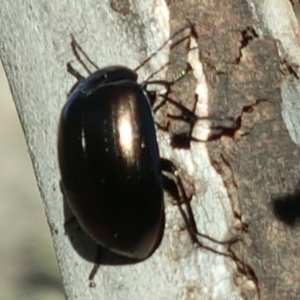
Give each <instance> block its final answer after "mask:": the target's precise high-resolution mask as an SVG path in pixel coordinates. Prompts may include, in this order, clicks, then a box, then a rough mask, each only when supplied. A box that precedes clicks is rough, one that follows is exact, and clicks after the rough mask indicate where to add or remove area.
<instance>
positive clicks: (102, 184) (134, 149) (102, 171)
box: [58, 54, 227, 261]
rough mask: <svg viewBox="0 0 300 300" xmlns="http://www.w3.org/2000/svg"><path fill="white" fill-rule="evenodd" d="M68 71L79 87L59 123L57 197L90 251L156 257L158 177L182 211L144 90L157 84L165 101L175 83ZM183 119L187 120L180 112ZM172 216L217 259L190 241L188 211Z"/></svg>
mask: <svg viewBox="0 0 300 300" xmlns="http://www.w3.org/2000/svg"><path fill="white" fill-rule="evenodd" d="M75 55H76V57H78V55H77V54H75ZM70 69H71V66H70V64H68V70H69V72H70V73H72V74H73V75H74V74H75V76H76V77H77V78H78V79H79V82H78V84H76V86H75V87H74V88H73V89H72V90H71V92H70V94H69V96H68V99H67V102H66V104H65V105H64V107H63V109H62V112H61V116H60V121H59V130H58V162H59V169H60V174H61V188H62V190H63V194H64V197H65V198H66V200H67V202H68V204H69V206H70V208H71V210H72V212H73V214H74V216H75V218H76V219H77V221H78V223H79V224H80V226H81V227H82V228H83V230H84V231H85V232H86V233H87V234H88V235H89V236H90V237H91V238H92V239H93V240H95V241H96V243H97V244H99V245H100V246H102V247H104V248H107V249H109V250H110V251H112V252H114V253H117V254H119V255H121V256H124V257H129V258H132V259H135V260H137V261H142V260H144V259H146V258H148V257H149V256H151V255H152V253H153V252H154V251H155V250H156V249H157V247H158V245H159V243H160V241H161V239H162V236H163V232H164V225H165V212H164V199H163V190H164V182H165V181H166V180H165V177H164V176H163V172H164V171H166V172H168V173H170V174H172V175H173V177H174V179H173V180H174V182H175V184H173V188H174V187H175V192H173V195H175V198H176V199H175V200H177V201H178V204H179V206H180V204H182V203H186V204H187V206H188V207H189V199H188V197H187V196H186V194H185V191H184V188H183V185H182V182H181V180H180V177H179V176H178V172H177V168H176V166H175V165H174V164H173V163H172V162H171V161H167V160H165V159H161V158H160V155H159V150H158V143H157V137H156V129H155V122H154V119H153V111H152V106H153V104H154V102H155V101H156V96H157V95H156V92H154V91H150V90H148V89H147V87H148V85H149V84H153V83H155V84H162V85H164V86H165V87H166V88H167V93H168V92H169V90H170V86H171V85H172V84H174V82H175V81H174V82H165V81H152V82H149V81H145V82H143V83H138V80H137V79H138V75H137V73H136V70H137V69H136V70H131V69H129V68H127V67H125V66H109V67H105V68H102V69H98V70H97V71H95V72H94V73H92V74H90V75H89V76H88V77H87V78H83V77H82V76H81V75H79V73H77V72H76V71H75V70H74V69H72V70H71V71H70ZM168 101H170V102H171V103H172V104H173V105H175V106H177V107H178V108H182V107H181V104H177V103H176V102H174V101H173V100H172V99H168ZM186 113H188V115H189V114H190V115H191V112H189V111H187V110H186V109H183V115H184V114H186ZM183 119H185V118H184V116H183ZM180 212H181V214H182V215H183V218H184V220H185V222H186V223H187V228H188V230H189V233H190V236H191V238H192V241H193V242H194V243H198V244H199V245H201V246H202V247H204V248H207V249H209V250H212V251H214V252H216V253H219V252H218V251H215V250H213V249H211V248H210V247H207V246H203V245H202V244H201V243H200V242H199V241H198V240H197V238H196V235H198V234H199V233H198V231H197V228H196V224H195V222H194V220H193V216H192V212H191V209H189V208H188V212H187V214H186V213H185V212H184V211H183V210H182V209H180ZM187 215H188V216H187ZM200 235H201V234H200ZM202 236H204V237H207V236H205V235H202ZM207 238H209V239H210V240H212V241H215V242H218V241H216V240H214V239H212V238H210V237H207ZM221 243H227V241H225V242H221ZM220 254H223V253H220Z"/></svg>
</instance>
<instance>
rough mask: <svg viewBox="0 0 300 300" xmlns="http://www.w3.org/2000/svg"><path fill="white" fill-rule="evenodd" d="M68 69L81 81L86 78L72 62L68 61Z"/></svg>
mask: <svg viewBox="0 0 300 300" xmlns="http://www.w3.org/2000/svg"><path fill="white" fill-rule="evenodd" d="M67 71H68V73H70V74H71V75H72V76H74V77H75V78H76V79H77V80H78V81H81V80H83V79H84V76H82V75H81V74H80V73H79V72H78V71H77V70H75V69H74V68H73V66H72V65H71V62H68V63H67Z"/></svg>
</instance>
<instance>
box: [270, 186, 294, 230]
mask: <svg viewBox="0 0 300 300" xmlns="http://www.w3.org/2000/svg"><path fill="white" fill-rule="evenodd" d="M271 206H272V210H273V213H274V215H275V217H276V218H277V219H278V220H279V221H281V222H283V223H284V224H286V225H288V226H290V227H295V226H297V225H300V186H298V188H297V189H296V190H295V192H294V193H293V194H285V195H282V196H280V197H277V198H274V199H272V203H271Z"/></svg>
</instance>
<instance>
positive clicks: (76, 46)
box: [71, 34, 99, 74]
mask: <svg viewBox="0 0 300 300" xmlns="http://www.w3.org/2000/svg"><path fill="white" fill-rule="evenodd" d="M71 48H72V51H73V54H74V56H75V57H76V59H77V60H78V62H79V63H80V64H81V65H82V66H83V68H84V69H85V70H86V71H87V72H88V74H92V72H91V71H90V70H89V68H88V67H87V65H86V64H85V63H84V62H83V60H82V59H81V57H80V55H79V52H81V54H82V55H83V56H84V57H85V59H86V60H87V61H88V62H89V63H90V64H91V65H92V66H93V67H94V68H96V70H99V67H98V66H97V65H96V64H95V63H94V62H93V61H92V60H91V59H90V58H89V56H88V55H87V54H86V52H85V51H84V50H83V49H82V47H81V46H80V45H79V43H78V42H77V41H76V39H75V38H74V35H73V34H71Z"/></svg>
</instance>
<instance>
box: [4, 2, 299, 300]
mask: <svg viewBox="0 0 300 300" xmlns="http://www.w3.org/2000/svg"><path fill="white" fill-rule="evenodd" d="M167 2H168V4H167ZM275 2H276V3H275ZM0 4H1V6H0V7H1V9H0V56H1V59H2V61H3V65H4V68H5V71H6V74H7V77H8V81H9V84H10V87H11V91H12V94H13V98H14V101H15V104H16V107H17V109H18V113H19V116H20V120H21V122H22V126H23V128H24V133H25V135H26V140H27V143H28V148H29V152H30V154H31V157H32V161H33V166H34V169H35V173H36V177H37V181H38V185H39V188H40V191H41V195H42V198H43V201H44V203H45V209H46V215H47V218H48V223H49V225H50V229H51V231H52V234H53V242H54V247H55V249H56V251H57V258H58V262H59V265H60V270H61V274H62V279H63V282H64V285H65V291H66V295H67V298H68V299H82V300H83V299H110V300H113V299H124V300H126V299H131V300H135V299H145V300H147V299H241V298H242V297H244V298H249V299H255V298H261V299H297V297H298V295H299V293H300V285H299V272H298V269H299V258H298V256H299V255H298V252H299V250H298V249H299V245H298V242H297V241H298V240H299V235H300V231H299V230H298V229H297V226H295V224H297V221H298V218H299V204H298V199H299V195H298V194H297V193H298V192H297V191H298V187H299V176H298V175H299V172H300V168H299V154H300V153H299V147H298V144H299V133H298V128H299V126H298V124H299V115H300V114H299V104H298V99H299V70H298V68H297V66H299V61H298V60H299V59H300V55H299V45H298V39H297V38H298V35H297V30H298V29H297V23H296V20H295V18H294V15H293V10H292V6H291V4H290V2H289V1H284V0H281V1H280V0H276V1H250V0H248V1H246V0H231V1H229V0H227V1H218V0H210V1H205V4H204V3H203V1H189V0H185V1H184V0H182V1H163V0H157V1H134V2H131V1H118V0H112V1H102V2H101V3H100V2H99V1H95V0H88V1H84V2H80V3H79V2H78V3H74V1H70V0H69V1H65V2H63V3H61V2H59V1H51V2H49V1H44V0H42V1H38V2H36V3H35V4H30V3H29V2H26V3H25V2H21V1H20V2H19V1H0ZM186 18H189V19H190V20H191V21H193V22H194V23H195V24H196V33H197V38H196V39H195V41H194V45H195V46H198V48H197V47H196V48H194V49H193V50H192V51H191V53H190V54H189V55H188V57H186V56H184V54H183V52H180V51H184V49H180V48H179V50H176V49H174V51H172V53H171V56H170V61H171V68H170V70H169V71H168V74H167V76H171V75H170V74H173V73H174V72H176V70H177V71H178V68H180V67H181V65H182V64H184V60H185V59H188V60H189V62H190V64H191V66H192V68H193V73H192V74H193V76H191V75H189V77H187V79H185V80H183V81H182V82H179V85H178V87H176V89H178V93H177V91H176V93H174V94H175V96H176V97H177V98H180V100H181V101H182V103H185V102H186V104H187V105H188V106H189V105H192V104H191V103H192V102H193V100H194V99H195V98H194V95H195V94H197V97H198V103H197V107H196V112H197V114H199V115H203V116H206V115H208V114H220V113H222V114H223V115H224V114H226V115H232V116H235V117H236V118H238V120H239V121H240V124H241V125H240V128H238V129H237V130H235V131H232V132H229V135H228V136H227V137H225V136H224V137H221V139H218V140H216V141H213V142H210V143H207V144H205V143H199V142H197V143H194V142H193V143H191V147H190V149H172V147H170V137H169V135H168V134H166V133H163V132H158V133H159V138H160V148H161V149H160V150H161V155H162V156H163V157H166V158H170V159H172V161H174V163H175V164H176V165H177V166H178V167H179V171H180V173H181V175H182V178H183V180H184V182H185V185H186V186H187V189H188V190H189V191H192V192H193V194H194V196H193V199H192V202H191V203H192V206H193V209H194V213H195V218H196V221H197V225H198V228H199V230H200V231H201V232H202V233H206V234H208V235H210V236H212V237H215V238H217V239H219V240H223V239H225V238H228V237H230V236H232V234H235V233H234V232H235V231H234V230H233V229H234V228H237V231H238V232H239V233H240V234H242V235H243V238H244V240H243V242H241V243H238V244H236V245H235V246H234V247H233V250H232V251H233V252H232V255H233V256H236V258H237V259H234V258H233V257H231V258H226V257H224V256H220V255H217V254H215V253H212V252H210V251H206V250H204V249H201V248H200V249H199V248H197V247H193V246H192V245H191V243H190V240H189V237H188V234H187V232H186V230H185V228H184V223H183V221H182V219H181V217H180V214H179V212H178V209H177V208H176V207H175V206H173V205H172V204H171V203H168V202H167V203H166V231H165V235H164V239H163V242H162V244H161V246H160V247H159V249H158V250H157V251H156V252H155V253H154V254H153V255H152V256H151V257H150V258H149V259H147V260H146V261H144V262H142V263H139V264H132V265H109V264H108V265H101V267H100V269H99V270H98V273H97V275H96V276H95V284H96V286H95V287H90V286H89V284H90V282H89V280H88V275H89V273H90V271H91V269H92V266H93V264H92V262H91V261H92V260H93V257H94V256H95V246H94V245H93V244H91V243H90V242H88V240H87V239H86V238H85V237H84V235H82V233H81V231H80V229H79V228H78V227H77V226H73V228H72V229H71V233H70V234H69V236H68V235H66V232H65V228H64V222H65V216H64V209H63V201H62V195H61V192H60V189H59V172H58V167H57V157H56V138H57V136H56V135H57V123H58V117H59V113H60V110H61V107H62V105H63V103H64V102H65V100H66V95H67V93H68V91H69V90H70V88H71V87H72V85H73V84H74V79H73V78H72V77H71V76H70V75H69V74H68V73H67V72H66V63H67V62H69V61H71V60H73V61H74V65H75V66H76V68H77V69H80V66H79V65H77V64H78V63H77V62H76V60H75V58H74V57H73V56H72V52H71V47H70V34H71V33H72V34H74V36H75V37H76V38H77V40H78V41H79V42H80V44H81V46H82V47H83V48H84V49H85V50H86V52H87V53H88V54H89V56H90V57H91V58H92V59H93V60H94V61H95V62H96V63H97V64H98V65H99V66H100V67H103V66H107V65H111V64H123V65H126V66H129V67H132V68H134V67H136V66H137V65H139V63H141V62H142V61H143V59H145V58H146V57H147V56H148V55H149V54H151V53H153V52H155V50H156V49H157V48H158V47H159V46H160V45H161V44H162V43H163V42H164V41H165V40H166V39H167V38H168V36H169V30H170V28H171V31H174V30H175V29H177V28H178V27H180V26H181V25H182V23H183V22H184V19H186ZM169 27H170V28H169ZM198 51H199V53H198ZM167 54H168V49H165V50H164V51H161V52H160V53H159V55H158V56H157V57H155V58H154V59H152V60H151V61H150V62H149V64H148V65H147V66H146V67H145V68H143V69H141V70H140V75H141V78H145V77H147V75H149V74H151V73H153V72H154V71H156V70H157V69H158V68H159V67H160V66H161V65H163V64H164V63H165V62H166V61H168V55H167ZM183 57H184V59H183ZM199 58H200V59H199ZM182 59H183V61H182ZM177 64H178V65H179V67H178V66H177ZM202 67H203V69H202ZM203 70H204V72H203ZM158 76H159V77H158V78H164V73H163V72H161V73H159V74H158ZM188 92H189V93H188ZM191 101H192V102H191ZM206 131H207V130H206ZM203 132H205V128H203V126H198V125H197V126H195V128H194V130H193V136H196V137H199V136H203ZM204 135H205V133H204ZM76 237H77V238H78V241H77V240H76ZM80 241H81V242H82V241H86V242H87V244H80ZM205 242H207V241H205ZM78 243H79V244H80V245H79V244H78ZM209 245H210V246H212V247H215V248H216V249H218V250H220V251H226V247H222V246H220V245H214V244H211V243H210V244H209ZM111 264H112V263H111Z"/></svg>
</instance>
